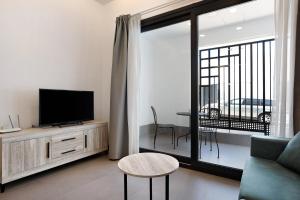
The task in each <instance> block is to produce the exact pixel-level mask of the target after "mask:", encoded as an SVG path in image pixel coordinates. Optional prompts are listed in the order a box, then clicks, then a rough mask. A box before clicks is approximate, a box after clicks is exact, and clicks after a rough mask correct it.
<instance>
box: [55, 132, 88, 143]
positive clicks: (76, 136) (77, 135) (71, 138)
mask: <svg viewBox="0 0 300 200" xmlns="http://www.w3.org/2000/svg"><path fill="white" fill-rule="evenodd" d="M77 140H83V132H82V131H79V132H74V133H68V134H63V135H57V136H53V137H52V143H53V144H55V143H64V144H65V143H72V142H76V141H77Z"/></svg>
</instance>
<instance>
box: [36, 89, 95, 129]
mask: <svg viewBox="0 0 300 200" xmlns="http://www.w3.org/2000/svg"><path fill="white" fill-rule="evenodd" d="M41 91H65V92H78V93H80V92H90V93H92V96H93V105H92V108H93V109H92V111H91V112H92V113H91V116H92V118H91V119H81V120H70V121H65V122H57V123H42V121H41V115H42V112H41V110H42V109H41V98H40V95H41ZM94 94H95V93H94V91H83V90H64V89H44V88H39V127H45V126H59V127H63V126H70V125H80V124H83V122H84V121H91V120H94V118H95V105H94V102H95V101H94V98H95V95H94Z"/></svg>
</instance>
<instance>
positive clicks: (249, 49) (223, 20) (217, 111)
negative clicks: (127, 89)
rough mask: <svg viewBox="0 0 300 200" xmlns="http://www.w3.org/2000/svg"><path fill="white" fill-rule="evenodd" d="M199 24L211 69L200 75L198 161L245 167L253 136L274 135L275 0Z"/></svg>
mask: <svg viewBox="0 0 300 200" xmlns="http://www.w3.org/2000/svg"><path fill="white" fill-rule="evenodd" d="M262 8H263V9H262ZM198 23H199V24H198V27H199V30H198V34H199V36H201V37H199V44H198V49H199V55H201V56H199V63H201V65H199V68H200V69H199V71H201V72H202V73H204V69H201V68H203V66H205V67H206V70H207V69H208V70H207V71H205V74H206V76H205V77H200V80H199V88H200V91H199V97H200V99H199V104H200V105H199V106H198V107H199V113H200V116H201V117H200V120H199V142H198V144H199V159H198V160H199V161H204V162H210V163H214V164H218V165H224V166H229V167H233V168H238V169H243V167H244V164H245V162H246V160H247V159H248V158H249V156H250V137H249V135H253V134H258V135H264V134H268V127H269V122H267V121H266V120H267V119H270V116H271V110H272V99H271V97H272V85H271V84H272V83H271V77H272V73H273V71H274V50H275V46H274V45H275V42H274V32H275V31H274V0H257V1H251V2H248V3H243V4H239V5H237V6H234V7H229V8H226V9H222V10H218V11H214V12H213V14H212V13H207V14H203V15H199V16H198ZM203 52H205V59H203V57H204V53H203ZM263 72H265V73H263ZM209 76H210V77H209ZM264 81H265V82H264ZM263 86H264V87H265V88H263ZM264 92H265V93H264ZM264 98H265V99H264ZM263 111H265V113H263ZM264 114H267V115H266V116H265V120H264ZM265 127H267V128H265ZM215 137H217V139H218V140H217V141H218V143H217V142H216V139H215ZM218 155H219V157H218Z"/></svg>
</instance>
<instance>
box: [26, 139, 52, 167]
mask: <svg viewBox="0 0 300 200" xmlns="http://www.w3.org/2000/svg"><path fill="white" fill-rule="evenodd" d="M48 144H50V138H47V137H45V138H38V139H31V140H26V141H25V142H24V170H25V171H26V170H31V169H34V168H36V167H39V166H42V165H45V164H47V162H48V161H49V159H50V152H48V151H50V149H48Z"/></svg>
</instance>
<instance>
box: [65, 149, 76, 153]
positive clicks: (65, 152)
mask: <svg viewBox="0 0 300 200" xmlns="http://www.w3.org/2000/svg"><path fill="white" fill-rule="evenodd" d="M74 151H76V150H75V149H73V150H70V151H66V152H62V153H61V154H67V153H71V152H74Z"/></svg>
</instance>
